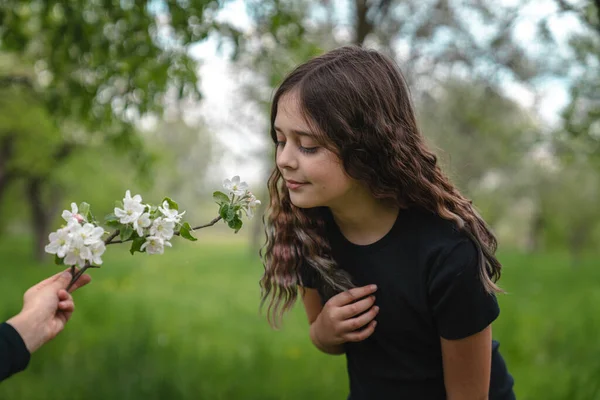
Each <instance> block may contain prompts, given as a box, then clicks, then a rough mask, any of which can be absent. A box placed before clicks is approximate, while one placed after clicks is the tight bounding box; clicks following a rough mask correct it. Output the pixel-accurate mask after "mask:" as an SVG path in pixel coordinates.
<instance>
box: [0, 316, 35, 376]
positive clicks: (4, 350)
mask: <svg viewBox="0 0 600 400" xmlns="http://www.w3.org/2000/svg"><path fill="white" fill-rule="evenodd" d="M29 358H30V354H29V351H28V350H27V347H25V343H24V342H23V339H22V338H21V335H19V333H18V332H17V331H16V330H15V328H13V327H12V326H11V325H10V324H7V323H6V322H4V323H2V324H0V381H3V380H4V379H6V378H8V377H9V376H11V375H12V374H15V373H17V372H19V371H22V370H24V369H25V368H26V367H27V364H28V363H29Z"/></svg>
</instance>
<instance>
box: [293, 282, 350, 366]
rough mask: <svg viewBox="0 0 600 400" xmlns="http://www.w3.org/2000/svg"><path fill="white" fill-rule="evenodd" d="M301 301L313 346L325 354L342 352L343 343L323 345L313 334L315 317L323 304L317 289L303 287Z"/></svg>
mask: <svg viewBox="0 0 600 400" xmlns="http://www.w3.org/2000/svg"><path fill="white" fill-rule="evenodd" d="M302 301H303V302H304V310H305V311H306V316H307V317H308V323H309V324H310V340H311V341H312V342H313V344H314V345H315V347H316V348H317V349H319V350H321V351H322V352H323V353H327V354H344V352H345V350H344V345H342V344H338V345H329V346H326V345H323V344H322V343H320V342H319V340H318V339H317V335H315V328H316V324H315V321H316V320H317V317H318V316H319V314H320V313H321V311H322V310H323V306H322V305H321V304H322V302H321V296H320V295H319V292H318V290H317V289H309V288H303V289H302Z"/></svg>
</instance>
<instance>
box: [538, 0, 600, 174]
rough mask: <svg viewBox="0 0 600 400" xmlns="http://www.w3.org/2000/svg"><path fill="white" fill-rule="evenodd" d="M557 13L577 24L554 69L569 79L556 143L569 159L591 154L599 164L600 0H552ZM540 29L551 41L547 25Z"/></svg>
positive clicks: (592, 158) (544, 22) (547, 22)
mask: <svg viewBox="0 0 600 400" xmlns="http://www.w3.org/2000/svg"><path fill="white" fill-rule="evenodd" d="M556 3H557V4H558V7H559V10H560V12H561V13H563V14H566V15H569V16H573V17H575V18H576V21H577V22H578V28H579V29H577V30H575V31H574V32H570V35H569V48H570V51H569V52H568V53H567V54H565V55H561V54H560V53H559V54H558V55H555V57H559V59H560V58H561V57H562V59H561V61H562V65H564V66H566V67H562V68H560V69H558V72H562V73H564V72H566V73H567V76H568V77H569V82H570V95H571V96H570V103H569V105H568V106H567V107H566V108H565V109H564V110H563V115H562V116H563V128H564V132H565V133H566V134H567V135H568V136H567V137H559V138H558V139H563V141H562V143H561V146H560V153H561V156H563V157H567V158H569V159H570V160H573V159H578V158H581V157H591V160H592V162H594V163H595V164H597V165H598V166H599V167H600V0H584V1H578V2H575V3H570V2H568V1H566V0H556ZM550 22H551V21H548V20H544V21H542V22H541V23H542V24H544V25H542V29H541V31H542V32H545V33H546V35H545V36H546V38H547V40H548V41H549V42H551V44H555V42H553V39H554V37H553V36H552V35H551V34H550V33H549V31H550V29H549V28H548V27H547V25H548V24H549V23H550Z"/></svg>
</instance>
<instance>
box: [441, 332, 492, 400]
mask: <svg viewBox="0 0 600 400" xmlns="http://www.w3.org/2000/svg"><path fill="white" fill-rule="evenodd" d="M440 339H441V343H442V361H443V367H444V384H445V386H446V395H447V399H448V400H456V399H460V400H487V398H488V393H489V390H490V374H491V368H492V326H491V325H489V326H488V327H487V328H485V329H484V330H482V331H481V332H479V333H476V334H474V335H472V336H469V337H466V338H464V339H458V340H448V339H444V338H440Z"/></svg>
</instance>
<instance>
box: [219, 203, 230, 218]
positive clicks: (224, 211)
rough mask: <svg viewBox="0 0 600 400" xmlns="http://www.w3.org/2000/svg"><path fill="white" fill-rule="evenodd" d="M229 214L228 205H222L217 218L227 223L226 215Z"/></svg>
mask: <svg viewBox="0 0 600 400" xmlns="http://www.w3.org/2000/svg"><path fill="white" fill-rule="evenodd" d="M228 213H229V203H225V204H222V205H221V207H220V208H219V216H220V217H221V218H223V220H225V221H227V214H228Z"/></svg>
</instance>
